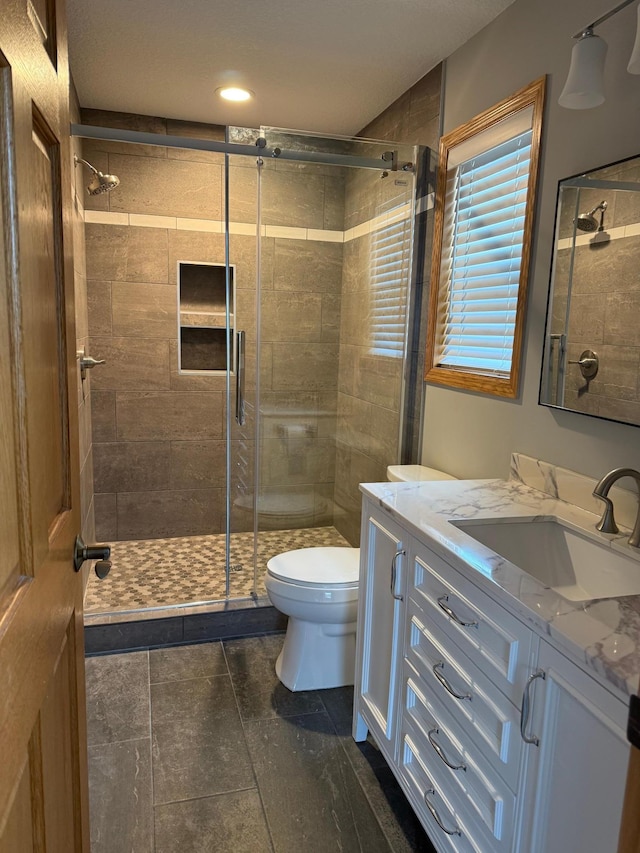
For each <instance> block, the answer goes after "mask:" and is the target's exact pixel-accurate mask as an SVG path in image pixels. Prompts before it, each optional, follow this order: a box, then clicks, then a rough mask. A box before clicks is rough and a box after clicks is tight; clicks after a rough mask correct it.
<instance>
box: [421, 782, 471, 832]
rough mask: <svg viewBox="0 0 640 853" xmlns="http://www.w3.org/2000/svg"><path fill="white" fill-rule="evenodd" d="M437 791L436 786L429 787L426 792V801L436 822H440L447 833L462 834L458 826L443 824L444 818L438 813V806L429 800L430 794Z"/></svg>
mask: <svg viewBox="0 0 640 853" xmlns="http://www.w3.org/2000/svg"><path fill="white" fill-rule="evenodd" d="M435 793H436V791H435V788H429V789H428V790H426V791H425V792H424V801H425V803H426V806H427V808H428V809H429V811H430V812H431V816H432V817H433V819H434V820H435V822H436V823H437V824H438V826H439V827H440V829H441V830H442V831H443V832H446V833H447V835H462V832H461V831H460V830H459V829H458V827H457V826H456V828H455V829H447V827H446V826H445V825H444V824H443V822H442V820H441V819H440V815H439V814H438V812H437V810H436V807H435V806H434V805H433V803H430V802H429V795H433V794H435Z"/></svg>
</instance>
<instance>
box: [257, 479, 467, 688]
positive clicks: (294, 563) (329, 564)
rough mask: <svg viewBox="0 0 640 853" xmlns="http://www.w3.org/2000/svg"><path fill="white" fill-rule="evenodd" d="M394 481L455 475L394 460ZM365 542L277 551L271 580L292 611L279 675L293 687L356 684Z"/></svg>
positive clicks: (274, 593) (277, 603)
mask: <svg viewBox="0 0 640 853" xmlns="http://www.w3.org/2000/svg"><path fill="white" fill-rule="evenodd" d="M387 476H388V478H389V480H392V481H396V482H398V481H420V480H423V481H424V480H455V479H456V478H455V477H452V476H451V475H450V474H445V473H443V472H442V471H437V470H436V469H434V468H425V467H423V466H422V465H390V466H389V467H388V468H387ZM359 562H360V549H359V548H299V549H298V550H296V551H286V552H285V553H284V554H278V555H277V556H276V557H272V558H271V559H270V560H269V562H268V563H267V573H266V576H265V586H266V588H267V594H268V596H269V599H270V601H271V603H272V604H273V606H274V607H276V608H277V609H278V610H279V611H280V612H281V613H284V614H286V615H287V616H288V617H289V622H288V625H287V634H286V637H285V640H284V645H283V647H282V651H281V652H280V655H279V657H278V660H277V661H276V675H277V676H278V678H279V679H280V681H281V682H282V683H283V684H284V685H285V687H288V688H289V690H293V691H297V690H322V689H324V688H328V687H343V686H345V685H347V684H353V681H354V669H355V656H356V616H357V611H358V575H359Z"/></svg>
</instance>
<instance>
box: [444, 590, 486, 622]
mask: <svg viewBox="0 0 640 853" xmlns="http://www.w3.org/2000/svg"><path fill="white" fill-rule="evenodd" d="M445 601H449V596H448V595H441V596H440V598H439V599H438V607H439V608H440V610H444V612H445V613H446V614H447V616H448V617H449V619H453V621H454V622H455V623H456V624H457V625H461V626H462V627H463V628H477V627H478V623H477V622H464V621H463V620H462V619H460V617H459V616H456V614H455V613H454V612H453V610H452V609H451V608H450V607H448V606H447V605H446V604H445Z"/></svg>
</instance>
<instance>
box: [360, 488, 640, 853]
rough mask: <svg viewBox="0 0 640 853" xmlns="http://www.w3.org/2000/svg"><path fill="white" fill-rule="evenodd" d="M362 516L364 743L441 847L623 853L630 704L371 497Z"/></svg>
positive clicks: (481, 851) (508, 852) (495, 852)
mask: <svg viewBox="0 0 640 853" xmlns="http://www.w3.org/2000/svg"><path fill="white" fill-rule="evenodd" d="M363 517H364V519H365V521H364V523H363V539H362V552H361V553H362V557H361V577H360V583H361V587H362V591H361V598H360V603H359V608H360V609H359V614H358V618H359V624H358V644H357V648H358V663H357V668H356V688H355V705H354V707H355V715H354V737H355V738H356V740H362V739H364V737H366V734H367V729H370V730H371V733H372V734H373V736H374V738H375V740H376V741H377V743H378V744H379V746H380V748H381V749H382V751H383V753H384V755H385V757H386V759H387V761H388V762H389V764H390V766H391V768H392V769H393V771H394V773H395V775H396V777H397V778H398V781H399V782H400V784H401V785H402V787H403V789H404V791H405V793H406V794H407V797H408V798H409V800H410V802H411V804H412V806H413V808H414V809H415V811H416V813H417V815H418V817H419V818H420V820H421V821H422V823H423V825H424V827H425V829H426V830H427V832H428V834H429V836H430V838H431V840H432V842H433V844H434V846H435V847H436V849H437V850H438V851H440V853H444V851H451V850H453V851H457V853H463V851H476V853H615V850H616V845H617V835H618V827H619V823H620V815H621V810H622V799H623V792H624V786H625V777H626V767H627V760H628V754H629V747H628V744H627V742H626V738H625V725H626V717H627V706H626V704H625V702H624V701H622V699H621V698H619V697H618V696H617V695H614V693H613V692H612V691H609V690H608V689H606V688H605V687H603V686H601V685H600V684H599V683H598V682H597V681H596V680H595V679H593V678H592V677H591V676H590V675H588V674H587V673H586V672H584V671H583V670H582V669H581V668H580V667H579V666H577V665H576V664H575V663H573V662H572V661H570V660H569V659H568V658H566V657H565V656H564V655H563V654H561V653H560V652H558V651H557V650H556V649H555V648H554V647H553V646H552V645H550V644H549V643H548V642H547V641H545V640H543V639H541V638H540V637H539V636H538V635H537V634H536V633H535V632H534V631H533V630H532V629H531V628H530V627H529V625H526V624H525V623H524V622H521V621H520V620H519V619H518V618H516V617H515V616H514V615H513V614H512V613H510V612H509V611H507V610H505V609H504V608H503V607H502V605H501V604H499V603H497V601H495V600H494V599H493V598H492V597H491V595H490V594H488V593H487V592H486V591H484V590H482V589H480V588H479V587H477V586H476V585H475V584H474V583H473V582H472V581H471V580H469V578H468V576H467V574H465V573H464V566H463V564H460V566H459V568H460V570H458V569H456V568H454V567H453V566H451V565H449V563H448V562H446V561H445V560H443V559H442V558H441V557H440V556H439V555H437V554H435V553H434V552H433V551H432V550H431V549H430V548H429V547H428V546H427V545H426V544H425V543H424V542H423V541H421V540H418V539H417V538H416V537H415V536H411V535H409V534H408V532H407V531H406V530H405V529H404V528H403V527H402V525H401V524H399V523H398V522H397V520H396V519H394V518H391V516H390V515H389V514H388V513H387V512H386V511H385V510H384V509H382V508H381V507H379V506H377V505H375V504H374V503H373V502H370V501H368V500H366V499H365V502H364V515H363ZM425 539H426V537H425ZM392 566H394V568H392ZM400 596H401V597H402V598H400Z"/></svg>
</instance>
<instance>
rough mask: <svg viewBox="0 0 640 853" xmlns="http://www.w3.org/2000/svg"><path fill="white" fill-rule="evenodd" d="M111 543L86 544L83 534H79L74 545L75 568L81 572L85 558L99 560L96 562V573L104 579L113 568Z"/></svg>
mask: <svg viewBox="0 0 640 853" xmlns="http://www.w3.org/2000/svg"><path fill="white" fill-rule="evenodd" d="M110 556H111V546H110V545H86V544H85V541H84V539H83V538H82V536H80V535H79V534H78V536H76V541H75V543H74V546H73V568H74V571H76V572H79V571H80V569H81V568H82V564H83V563H84V561H85V560H98V562H97V563H96V575H97V576H98V577H99V578H100V580H103V578H106V576H107V575H108V574H109V572H110V570H111V562H110V561H109V557H110Z"/></svg>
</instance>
